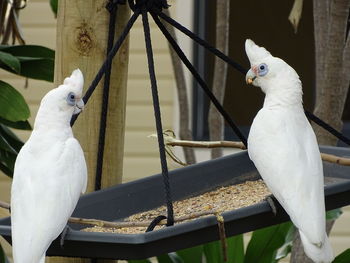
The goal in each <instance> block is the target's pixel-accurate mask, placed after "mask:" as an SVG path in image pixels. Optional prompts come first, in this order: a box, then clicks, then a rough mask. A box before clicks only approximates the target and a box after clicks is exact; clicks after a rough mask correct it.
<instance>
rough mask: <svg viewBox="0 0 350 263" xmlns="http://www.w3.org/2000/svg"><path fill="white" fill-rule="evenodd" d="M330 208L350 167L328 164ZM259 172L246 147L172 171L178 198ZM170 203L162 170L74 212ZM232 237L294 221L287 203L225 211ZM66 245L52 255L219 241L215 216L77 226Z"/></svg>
mask: <svg viewBox="0 0 350 263" xmlns="http://www.w3.org/2000/svg"><path fill="white" fill-rule="evenodd" d="M321 151H322V152H325V153H331V154H335V155H338V156H343V157H345V156H347V157H350V149H349V148H336V147H321ZM324 174H325V181H326V186H325V193H326V206H327V210H330V209H335V208H338V207H342V206H346V205H348V204H350V167H347V166H340V165H336V164H330V163H324ZM257 179H259V175H258V173H257V171H256V168H255V167H254V165H253V163H252V162H251V161H250V160H249V158H248V155H247V153H246V152H242V153H238V154H235V155H230V156H226V157H223V158H219V159H216V160H212V161H207V162H203V163H199V164H196V165H191V166H189V167H185V168H181V169H177V170H174V171H172V172H170V183H171V190H172V195H173V199H174V200H181V199H184V198H186V197H190V196H193V195H197V194H201V193H204V192H208V191H210V190H213V189H215V188H217V187H220V186H226V185H232V184H238V183H242V182H244V181H247V180H257ZM163 204H164V190H163V181H162V177H161V175H154V176H150V177H147V178H144V179H140V180H137V181H133V182H130V183H126V184H122V185H118V186H115V187H111V188H108V189H104V190H101V191H98V192H94V193H91V194H87V195H84V196H83V197H82V198H81V199H80V201H79V203H78V206H77V208H76V210H75V212H74V214H73V216H75V217H83V218H95V219H102V220H108V221H120V220H122V219H123V218H125V217H128V216H130V215H132V214H135V213H138V212H142V211H145V210H149V209H153V208H156V207H158V206H161V205H163ZM223 216H224V219H225V229H226V234H227V236H233V235H237V234H240V233H245V232H249V231H252V230H255V229H259V228H262V227H267V226H271V225H274V224H278V223H281V222H284V221H287V220H289V217H288V215H287V214H286V213H285V211H284V210H283V209H282V207H281V206H278V207H277V215H276V216H275V215H274V214H273V213H272V212H271V209H270V207H269V205H268V204H267V202H265V201H264V202H261V203H258V204H255V205H252V206H249V207H245V208H240V209H237V210H233V211H229V212H225V213H223ZM71 228H72V229H73V230H72V231H70V232H68V235H67V237H66V240H65V244H64V248H61V247H60V245H59V240H58V239H57V240H55V241H54V242H53V243H52V245H51V246H50V248H49V249H48V251H47V255H48V256H68V257H87V258H110V259H143V258H147V257H151V256H156V255H160V254H163V253H167V252H172V251H176V250H179V249H183V248H188V247H193V246H196V245H200V244H203V243H206V242H210V241H214V240H218V239H219V236H218V228H217V221H216V218H215V217H214V216H208V217H204V218H199V219H196V220H193V221H190V222H186V223H182V224H178V225H175V226H172V227H166V228H163V229H161V230H156V231H153V232H148V233H142V234H133V235H127V234H112V233H91V232H82V231H79V229H80V228H82V226H79V225H71ZM0 235H2V236H3V237H4V238H5V239H6V240H7V241H9V242H11V227H10V218H5V219H2V220H0Z"/></svg>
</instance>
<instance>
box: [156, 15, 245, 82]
mask: <svg viewBox="0 0 350 263" xmlns="http://www.w3.org/2000/svg"><path fill="white" fill-rule="evenodd" d="M156 14H157V15H159V17H161V18H162V19H163V20H164V21H166V22H167V23H169V24H170V25H172V26H173V27H175V28H177V29H178V30H180V31H181V32H182V33H184V34H185V35H187V36H188V37H190V38H191V39H193V40H194V41H195V42H197V43H198V44H199V45H201V46H203V47H205V48H206V49H207V50H208V51H210V52H211V53H213V54H214V55H215V56H217V57H219V58H221V59H222V60H223V61H225V62H226V63H228V64H229V65H231V66H232V67H233V68H235V69H236V70H238V71H239V72H241V73H242V74H244V75H245V74H247V72H248V70H246V69H245V68H244V67H242V66H241V65H240V64H238V63H237V62H235V61H233V60H232V59H231V58H230V57H228V56H227V55H225V54H224V53H222V52H221V51H220V50H218V49H217V48H215V47H213V46H212V45H210V44H209V43H208V42H207V41H205V40H203V39H201V38H200V37H198V36H197V35H196V34H194V33H193V32H192V31H190V30H189V29H187V28H186V27H184V26H183V25H181V24H179V23H178V22H177V21H175V20H174V19H172V18H171V17H169V16H167V15H166V14H164V13H162V12H157V13H156Z"/></svg>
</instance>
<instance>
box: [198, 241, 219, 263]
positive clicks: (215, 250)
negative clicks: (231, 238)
mask: <svg viewBox="0 0 350 263" xmlns="http://www.w3.org/2000/svg"><path fill="white" fill-rule="evenodd" d="M203 251H204V255H205V257H206V259H207V262H210V263H221V262H223V257H222V249H221V243H220V242H219V241H214V242H211V243H207V244H204V245H203Z"/></svg>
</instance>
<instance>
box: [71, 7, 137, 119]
mask: <svg viewBox="0 0 350 263" xmlns="http://www.w3.org/2000/svg"><path fill="white" fill-rule="evenodd" d="M139 15H140V11H139V10H136V11H135V12H134V14H133V15H132V16H131V17H130V19H129V21H128V23H127V24H126V26H125V28H124V30H123V32H122V33H121V34H120V37H119V38H118V39H117V41H116V42H115V44H114V46H113V48H112V50H111V51H110V52H109V53H108V55H107V58H106V60H105V61H104V63H103V64H102V66H101V68H100V70H99V71H98V72H97V74H96V76H95V78H94V80H93V81H92V82H91V84H90V87H89V88H88V90H87V91H86V93H85V95H84V97H83V101H84V103H85V104H86V103H87V102H88V101H89V99H90V97H91V95H92V93H93V92H94V90H95V89H96V87H97V85H98V83H99V82H100V80H101V79H102V77H103V75H104V74H105V72H106V69H107V66H108V64H110V63H111V61H112V59H113V58H114V56H115V54H116V53H117V52H118V50H119V48H120V46H121V45H122V44H123V42H124V40H125V39H126V37H127V36H128V34H129V32H130V29H131V27H132V26H133V24H134V23H135V21H136V19H137V18H138V16H139ZM78 116H79V115H78V114H76V115H73V117H72V119H71V126H73V125H74V123H75V121H76V119H77V118H78Z"/></svg>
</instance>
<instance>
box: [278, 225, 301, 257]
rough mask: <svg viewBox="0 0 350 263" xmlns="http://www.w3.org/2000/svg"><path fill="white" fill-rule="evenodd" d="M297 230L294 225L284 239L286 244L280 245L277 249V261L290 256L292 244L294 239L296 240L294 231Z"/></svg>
mask: <svg viewBox="0 0 350 263" xmlns="http://www.w3.org/2000/svg"><path fill="white" fill-rule="evenodd" d="M295 231H296V228H295V226H292V227H291V228H290V229H289V230H288V233H287V235H286V238H285V240H284V244H283V246H282V247H280V248H279V249H278V251H277V255H276V258H275V259H276V262H278V261H280V260H281V259H283V258H285V257H287V256H288V254H289V253H291V252H292V246H293V240H294V233H295Z"/></svg>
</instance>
